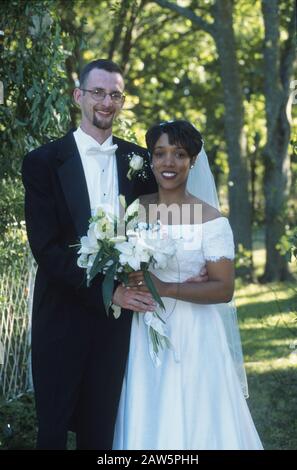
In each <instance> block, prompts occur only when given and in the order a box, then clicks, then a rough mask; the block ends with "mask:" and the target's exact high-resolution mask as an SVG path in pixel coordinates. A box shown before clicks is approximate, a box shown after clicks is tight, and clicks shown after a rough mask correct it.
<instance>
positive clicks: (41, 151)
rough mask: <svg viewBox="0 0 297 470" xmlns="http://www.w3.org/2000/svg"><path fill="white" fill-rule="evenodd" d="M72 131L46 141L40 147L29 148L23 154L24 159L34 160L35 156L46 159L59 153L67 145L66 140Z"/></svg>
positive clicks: (70, 136)
mask: <svg viewBox="0 0 297 470" xmlns="http://www.w3.org/2000/svg"><path fill="white" fill-rule="evenodd" d="M73 131H74V129H73V130H71V131H69V132H68V133H67V134H65V135H63V136H62V137H60V138H58V139H54V140H51V141H50V142H47V143H45V144H43V145H41V146H40V147H37V148H36V149H33V150H31V151H30V152H28V153H27V154H26V155H25V157H24V159H26V160H35V159H36V158H38V159H40V158H41V159H44V160H48V159H51V158H53V157H54V156H55V155H57V154H58V153H59V151H60V150H61V149H62V148H63V146H65V145H67V142H68V141H69V140H70V139H71V138H72V137H73Z"/></svg>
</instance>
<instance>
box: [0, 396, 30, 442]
mask: <svg viewBox="0 0 297 470" xmlns="http://www.w3.org/2000/svg"><path fill="white" fill-rule="evenodd" d="M36 432H37V428H36V412H35V405H34V395H33V394H32V393H27V394H24V395H22V396H21V397H19V398H18V399H16V400H12V401H9V402H7V403H5V402H4V401H0V450H8V449H18V450H19V449H33V448H34V447H35V440H36Z"/></svg>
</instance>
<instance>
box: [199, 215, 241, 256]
mask: <svg viewBox="0 0 297 470" xmlns="http://www.w3.org/2000/svg"><path fill="white" fill-rule="evenodd" d="M202 250H203V254H204V258H205V260H207V261H218V260H219V259H221V258H227V259H231V260H233V259H234V240H233V233H232V230H231V227H230V224H229V221H228V219H226V217H219V218H217V219H214V220H210V221H209V222H206V223H204V224H203V232H202Z"/></svg>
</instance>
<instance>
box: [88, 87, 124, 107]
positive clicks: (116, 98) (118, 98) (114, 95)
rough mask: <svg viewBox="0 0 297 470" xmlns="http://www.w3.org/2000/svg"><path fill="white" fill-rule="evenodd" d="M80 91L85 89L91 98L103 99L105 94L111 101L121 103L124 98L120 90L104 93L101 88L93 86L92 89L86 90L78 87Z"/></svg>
mask: <svg viewBox="0 0 297 470" xmlns="http://www.w3.org/2000/svg"><path fill="white" fill-rule="evenodd" d="M80 90H81V91H87V92H88V93H91V96H92V98H93V100H95V101H103V100H104V99H105V97H106V96H107V95H109V96H110V99H111V101H112V102H113V103H117V104H118V103H122V101H124V99H125V95H124V93H121V92H120V91H112V92H111V93H106V91H105V90H103V89H102V88H94V90H86V89H85V88H80Z"/></svg>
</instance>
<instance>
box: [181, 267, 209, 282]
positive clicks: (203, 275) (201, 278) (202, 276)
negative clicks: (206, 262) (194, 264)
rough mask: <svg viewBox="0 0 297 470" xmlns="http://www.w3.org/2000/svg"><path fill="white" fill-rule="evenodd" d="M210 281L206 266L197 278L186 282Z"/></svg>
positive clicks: (194, 277) (191, 278)
mask: <svg viewBox="0 0 297 470" xmlns="http://www.w3.org/2000/svg"><path fill="white" fill-rule="evenodd" d="M207 281H208V273H207V269H206V266H203V268H201V270H200V273H199V274H197V276H193V277H189V279H186V280H185V282H207Z"/></svg>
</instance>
